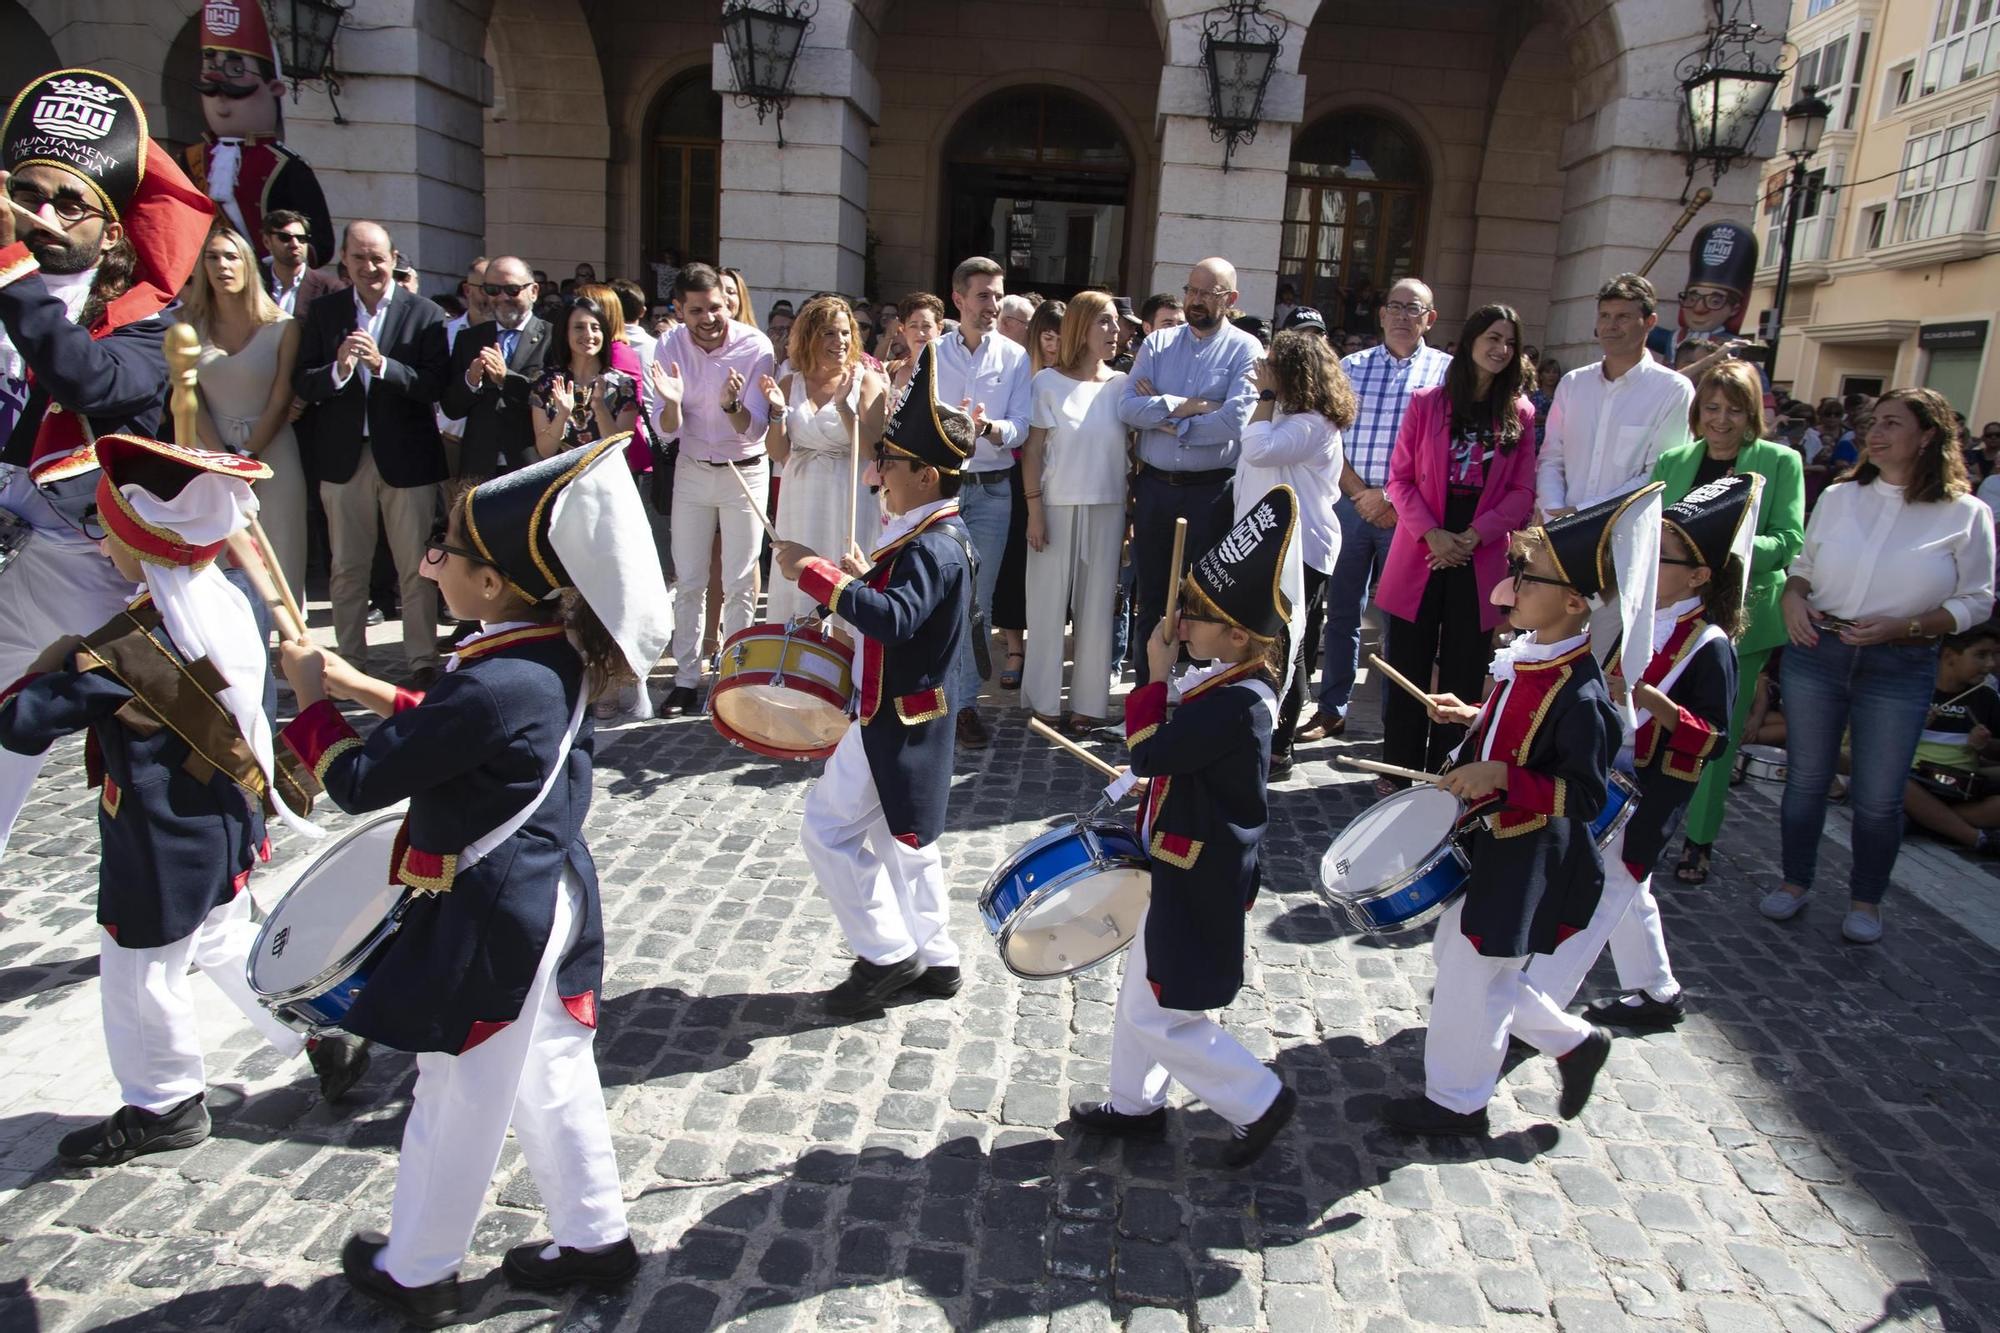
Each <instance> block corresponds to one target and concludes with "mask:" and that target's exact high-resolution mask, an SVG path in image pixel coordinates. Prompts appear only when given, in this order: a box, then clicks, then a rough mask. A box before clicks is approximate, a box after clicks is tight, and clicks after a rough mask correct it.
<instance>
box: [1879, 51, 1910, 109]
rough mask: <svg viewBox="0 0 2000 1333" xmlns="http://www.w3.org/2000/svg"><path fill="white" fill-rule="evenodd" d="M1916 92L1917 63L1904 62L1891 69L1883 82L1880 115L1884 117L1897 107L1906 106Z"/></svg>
mask: <svg viewBox="0 0 2000 1333" xmlns="http://www.w3.org/2000/svg"><path fill="white" fill-rule="evenodd" d="M1916 91H1917V62H1916V61H1914V60H1905V61H1904V62H1903V63H1902V64H1900V65H1897V66H1896V67H1895V68H1894V69H1891V70H1890V71H1889V77H1888V78H1887V79H1885V80H1883V93H1882V114H1883V115H1885V116H1886V115H1888V114H1889V113H1890V112H1891V111H1894V110H1896V109H1897V108H1898V107H1905V106H1908V105H1909V104H1910V98H1912V97H1914V96H1915V95H1916Z"/></svg>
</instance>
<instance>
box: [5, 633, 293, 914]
mask: <svg viewBox="0 0 2000 1333" xmlns="http://www.w3.org/2000/svg"><path fill="white" fill-rule="evenodd" d="M146 601H147V599H146V598H143V597H142V598H140V599H139V601H138V602H135V603H134V604H133V605H134V607H135V609H136V608H137V607H139V606H141V605H143V604H144V603H145V602H146ZM151 637H152V638H153V640H154V642H156V643H158V644H159V645H160V648H161V651H163V652H165V653H167V654H169V655H170V656H172V657H173V658H175V659H176V660H179V661H186V660H187V659H186V658H185V657H184V656H183V655H182V654H181V652H180V650H179V649H178V648H176V647H175V646H174V642H173V639H172V638H170V637H169V636H168V634H167V631H166V629H165V628H164V627H155V628H154V629H153V630H152V632H151ZM85 728H88V729H89V730H90V743H89V745H88V746H87V748H86V751H85V755H86V765H87V767H88V768H89V769H90V770H91V778H92V783H93V785H95V786H97V787H98V802H97V830H98V837H99V839H100V841H101V843H102V846H103V852H102V855H101V856H100V858H99V861H98V873H97V923H98V924H99V925H101V926H103V927H104V930H105V933H107V934H108V935H110V936H111V937H112V938H113V939H115V940H117V941H118V943H119V944H121V945H123V946H124V947H126V948H128V949H157V948H159V947H160V946H161V945H165V944H172V943H173V942H174V941H176V940H183V939H186V938H187V937H188V936H189V935H192V934H193V933H194V931H195V928H196V927H197V926H199V925H200V924H201V923H202V919H203V918H204V917H206V916H207V915H208V914H209V913H210V912H212V911H214V910H215V909H216V908H217V907H219V906H221V905H222V904H223V903H226V902H228V901H229V900H230V899H231V898H233V897H235V896H236V894H237V893H238V892H239V891H241V890H242V888H243V886H244V885H245V884H246V883H248V882H249V879H250V868H251V867H252V866H253V865H255V864H256V862H257V860H258V858H259V855H260V853H261V852H262V851H263V850H264V814H263V810H262V809H261V808H260V807H258V806H257V805H256V804H255V803H254V802H253V801H252V800H251V799H250V797H249V795H248V794H247V793H246V792H245V791H244V790H243V789H242V788H241V787H239V786H237V785H236V783H235V782H234V781H233V780H231V778H230V777H229V776H228V774H226V773H224V772H223V771H222V770H221V769H218V768H215V767H213V766H211V765H209V764H206V763H204V762H201V761H199V760H196V761H195V762H193V763H190V762H189V761H190V758H191V750H190V747H189V745H188V743H187V742H186V741H184V740H182V739H181V738H180V736H179V735H178V734H177V733H176V732H175V731H174V730H173V729H172V728H171V727H168V726H166V725H165V724H164V723H162V722H161V721H160V720H159V719H158V718H157V717H155V716H154V715H153V713H152V712H151V711H150V710H148V709H146V708H145V707H144V706H143V705H141V704H140V703H139V702H138V701H137V700H136V699H134V698H133V696H132V691H131V690H129V689H127V688H126V687H125V686H124V685H122V684H120V683H119V682H118V680H117V679H116V678H115V677H114V676H113V675H112V674H111V673H110V671H109V670H107V669H106V668H105V667H104V666H102V665H101V664H96V659H94V658H92V657H90V656H88V655H87V654H86V655H79V657H78V659H76V660H75V663H74V665H73V666H72V667H71V668H70V669H68V670H62V671H50V672H47V673H45V674H42V675H31V676H27V677H24V678H23V679H21V680H19V681H16V682H15V683H14V684H13V685H11V686H9V687H8V688H7V690H6V691H5V693H0V745H4V746H5V747H6V748H8V749H9V750H12V751H14V752H15V753H17V754H40V753H41V752H42V751H44V750H46V749H48V748H49V746H50V745H51V744H53V743H54V742H55V741H56V740H58V739H59V738H61V737H63V736H67V735H70V734H71V733H73V732H78V731H82V730H84V729H85ZM197 772H199V773H202V775H203V776H201V777H199V778H197V777H196V776H194V774H195V773H197Z"/></svg>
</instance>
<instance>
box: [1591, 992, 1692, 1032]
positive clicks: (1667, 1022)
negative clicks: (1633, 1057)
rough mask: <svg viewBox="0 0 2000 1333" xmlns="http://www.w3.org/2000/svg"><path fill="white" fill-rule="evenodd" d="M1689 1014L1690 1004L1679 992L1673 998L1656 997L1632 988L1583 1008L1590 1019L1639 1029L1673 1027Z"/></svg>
mask: <svg viewBox="0 0 2000 1333" xmlns="http://www.w3.org/2000/svg"><path fill="white" fill-rule="evenodd" d="M1686 1017H1687V1005H1686V1003H1685V1002H1684V1001H1683V1000H1682V998H1681V996H1680V994H1679V993H1678V992H1676V993H1675V995H1674V998H1673V999H1671V1000H1656V999H1654V998H1653V997H1652V996H1650V995H1648V994H1646V992H1644V991H1642V990H1629V991H1626V992H1625V993H1624V994H1623V995H1620V996H1617V997H1615V998H1613V999H1609V1000H1599V1001H1598V1002H1597V1003H1596V1004H1593V1005H1591V1006H1590V1007H1589V1008H1588V1009H1585V1010H1584V1011H1583V1019H1584V1021H1585V1022H1587V1023H1595V1024H1597V1025H1598V1026H1599V1027H1607V1028H1635V1029H1638V1030H1640V1031H1654V1030H1657V1029H1660V1028H1670V1027H1673V1026H1674V1025H1676V1024H1677V1023H1679V1022H1680V1021H1681V1020H1682V1019H1683V1018H1686Z"/></svg>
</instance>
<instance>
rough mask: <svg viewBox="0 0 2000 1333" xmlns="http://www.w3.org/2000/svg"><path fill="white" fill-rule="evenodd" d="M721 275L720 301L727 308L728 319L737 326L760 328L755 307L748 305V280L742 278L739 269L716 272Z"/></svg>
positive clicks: (741, 271) (741, 272)
mask: <svg viewBox="0 0 2000 1333" xmlns="http://www.w3.org/2000/svg"><path fill="white" fill-rule="evenodd" d="M718 271H719V272H720V273H721V274H722V299H723V301H724V303H725V304H727V305H728V307H729V317H730V318H731V319H733V320H735V321H736V322H737V323H738V324H748V325H749V326H750V327H751V328H753V329H756V328H762V327H763V326H762V325H760V324H759V323H758V322H757V307H756V306H754V305H752V304H750V280H749V279H748V278H746V277H744V276H743V270H742V269H740V268H725V269H721V270H718Z"/></svg>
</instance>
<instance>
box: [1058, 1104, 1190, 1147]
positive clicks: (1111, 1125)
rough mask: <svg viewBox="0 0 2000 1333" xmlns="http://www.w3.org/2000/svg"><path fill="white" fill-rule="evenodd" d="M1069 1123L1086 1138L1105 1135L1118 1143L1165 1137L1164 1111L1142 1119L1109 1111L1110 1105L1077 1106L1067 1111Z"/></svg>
mask: <svg viewBox="0 0 2000 1333" xmlns="http://www.w3.org/2000/svg"><path fill="white" fill-rule="evenodd" d="M1069 1121H1070V1123H1071V1124H1072V1125H1075V1126H1076V1127H1077V1128H1078V1129H1080V1130H1082V1131H1083V1132H1084V1133H1086V1134H1109V1135H1111V1136H1112V1137H1113V1138H1120V1139H1158V1138H1164V1137H1165V1136H1166V1133H1167V1108H1166V1107H1164V1106H1162V1107H1161V1108H1160V1109H1159V1110H1157V1111H1149V1112H1147V1113H1146V1114H1145V1115H1126V1114H1125V1113H1124V1112H1123V1111H1114V1110H1112V1109H1111V1103H1110V1102H1088V1103H1086V1102H1079V1103H1077V1104H1076V1105H1075V1106H1072V1107H1070V1108H1069Z"/></svg>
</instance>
